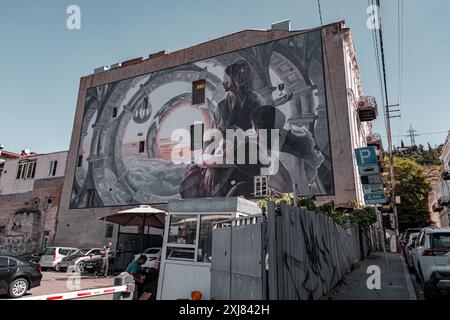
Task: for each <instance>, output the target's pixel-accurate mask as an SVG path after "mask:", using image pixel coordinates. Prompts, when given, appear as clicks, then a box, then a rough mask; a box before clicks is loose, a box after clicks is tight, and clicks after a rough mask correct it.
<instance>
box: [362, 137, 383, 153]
mask: <svg viewBox="0 0 450 320" xmlns="http://www.w3.org/2000/svg"><path fill="white" fill-rule="evenodd" d="M366 140H367V146H373V147H376V148H377V149H379V150H381V149H383V141H382V140H381V136H380V135H379V134H378V133H374V134H372V135H370V136H368V137H367V138H366Z"/></svg>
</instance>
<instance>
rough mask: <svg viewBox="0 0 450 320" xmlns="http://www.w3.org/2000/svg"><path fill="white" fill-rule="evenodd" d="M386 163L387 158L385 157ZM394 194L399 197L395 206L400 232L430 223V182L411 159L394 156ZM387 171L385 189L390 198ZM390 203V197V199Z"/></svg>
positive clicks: (389, 182) (389, 180) (389, 181)
mask: <svg viewBox="0 0 450 320" xmlns="http://www.w3.org/2000/svg"><path fill="white" fill-rule="evenodd" d="M386 162H387V163H388V159H386ZM394 173H395V180H396V195H397V196H400V197H401V204H400V205H398V206H397V213H398V224H399V229H400V232H402V231H404V230H405V229H407V228H417V227H426V226H427V225H429V224H430V217H429V213H428V194H429V193H430V192H431V184H430V182H429V181H428V180H427V179H426V178H425V177H424V176H423V168H422V166H421V165H420V164H418V163H417V162H415V161H413V160H411V159H404V158H399V157H394ZM391 186H392V184H391V179H390V176H389V173H387V174H386V189H387V190H386V191H387V192H388V194H389V195H390V198H391V190H392V187H391ZM390 201H391V203H392V202H393V201H392V198H391V199H390Z"/></svg>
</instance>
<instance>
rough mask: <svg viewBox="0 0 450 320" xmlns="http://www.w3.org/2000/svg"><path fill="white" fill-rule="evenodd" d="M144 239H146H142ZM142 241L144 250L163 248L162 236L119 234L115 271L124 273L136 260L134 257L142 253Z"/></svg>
mask: <svg viewBox="0 0 450 320" xmlns="http://www.w3.org/2000/svg"><path fill="white" fill-rule="evenodd" d="M142 237H144V238H142ZM141 241H144V245H143V248H144V250H145V249H146V248H150V247H159V248H160V247H162V241H163V238H162V236H160V235H154V234H142V233H125V232H121V233H119V239H118V240H117V255H116V260H115V262H114V269H115V271H123V270H125V269H126V268H127V266H128V264H129V263H130V262H131V261H132V260H133V259H134V255H136V254H139V253H140V252H141Z"/></svg>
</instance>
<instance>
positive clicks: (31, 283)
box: [0, 256, 42, 298]
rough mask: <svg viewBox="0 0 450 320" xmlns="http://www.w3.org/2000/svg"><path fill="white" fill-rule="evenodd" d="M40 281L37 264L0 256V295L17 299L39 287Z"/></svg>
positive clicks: (40, 276)
mask: <svg viewBox="0 0 450 320" xmlns="http://www.w3.org/2000/svg"><path fill="white" fill-rule="evenodd" d="M41 279H42V274H41V271H40V267H39V265H38V264H32V263H29V262H27V261H25V260H22V259H19V258H16V257H10V256H0V294H7V295H8V296H10V297H12V298H19V297H21V296H23V295H24V294H25V293H26V292H27V291H28V290H29V289H31V288H35V287H38V286H40V285H41Z"/></svg>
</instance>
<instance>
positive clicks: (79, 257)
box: [59, 248, 102, 272]
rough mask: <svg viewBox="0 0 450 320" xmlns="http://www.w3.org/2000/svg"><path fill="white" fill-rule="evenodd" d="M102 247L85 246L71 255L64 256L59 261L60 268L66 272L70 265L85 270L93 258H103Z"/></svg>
mask: <svg viewBox="0 0 450 320" xmlns="http://www.w3.org/2000/svg"><path fill="white" fill-rule="evenodd" d="M101 250H102V249H101V248H84V249H80V250H78V251H75V252H74V253H73V254H71V255H70V256H67V257H64V258H63V259H62V260H61V262H60V263H59V270H60V271H63V272H65V271H66V270H67V269H68V268H69V266H73V268H74V270H76V271H78V272H83V271H84V270H85V266H86V262H88V261H90V260H92V259H99V258H101V257H102V256H101V253H100V251H101Z"/></svg>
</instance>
